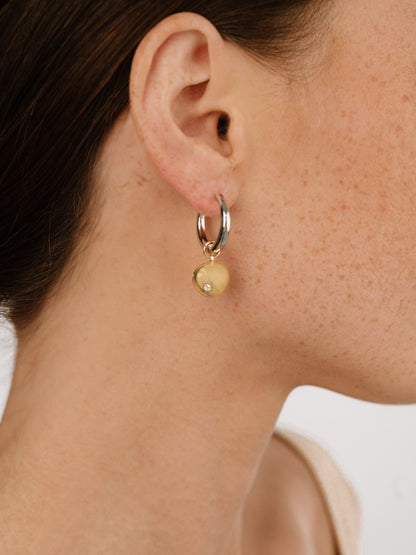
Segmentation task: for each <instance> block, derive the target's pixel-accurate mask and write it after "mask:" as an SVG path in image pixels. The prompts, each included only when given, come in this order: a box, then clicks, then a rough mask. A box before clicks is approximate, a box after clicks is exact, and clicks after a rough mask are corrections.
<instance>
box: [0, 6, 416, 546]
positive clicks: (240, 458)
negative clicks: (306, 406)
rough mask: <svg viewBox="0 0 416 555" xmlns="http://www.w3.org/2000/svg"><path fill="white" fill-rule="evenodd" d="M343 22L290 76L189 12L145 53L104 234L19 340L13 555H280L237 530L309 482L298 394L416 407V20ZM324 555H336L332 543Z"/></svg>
mask: <svg viewBox="0 0 416 555" xmlns="http://www.w3.org/2000/svg"><path fill="white" fill-rule="evenodd" d="M363 4H364V5H363ZM332 15H333V17H332V24H331V29H330V31H329V32H328V33H326V35H325V38H324V39H321V40H320V43H319V48H316V49H312V51H310V52H308V55H307V56H306V57H304V58H303V63H302V64H301V65H300V66H299V67H298V70H297V72H296V75H294V74H293V73H291V74H290V76H289V72H288V71H287V70H286V69H284V68H283V67H281V66H278V67H276V68H274V69H273V70H272V69H271V68H268V67H265V66H264V65H261V64H259V63H258V62H256V61H255V60H254V59H253V58H251V57H250V56H249V55H248V54H247V53H246V52H245V51H243V50H242V49H241V48H239V47H237V46H235V45H232V44H230V43H229V42H226V41H223V40H222V38H221V37H220V35H219V34H218V33H217V32H216V30H215V28H214V27H213V26H212V25H211V24H209V23H208V22H207V21H206V20H204V19H203V18H201V17H198V16H196V15H195V14H180V15H176V16H173V17H171V18H168V19H166V20H164V21H163V22H161V23H160V24H159V25H158V26H156V27H155V28H153V29H152V30H151V31H150V32H149V34H148V35H147V36H146V38H145V39H144V40H143V41H142V43H141V44H140V45H139V47H138V49H137V52H136V56H135V58H134V60H133V64H132V68H131V80H130V105H129V108H128V109H127V110H126V111H125V112H124V113H123V114H122V115H121V116H120V118H119V119H118V121H117V123H116V125H115V126H114V128H113V129H112V130H111V133H110V134H109V135H108V136H107V138H106V140H105V144H104V146H103V149H102V152H101V154H100V158H99V161H98V164H97V171H96V175H95V180H96V186H97V187H98V188H99V191H100V194H101V201H102V202H101V205H100V210H99V211H98V212H97V214H96V215H97V226H96V232H95V233H94V234H92V235H91V236H90V237H89V240H88V243H87V244H86V245H85V248H84V249H83V250H82V251H80V252H79V253H78V255H77V260H76V264H75V266H74V270H73V272H72V273H71V274H70V276H69V277H68V278H67V279H66V280H65V282H63V283H61V284H60V287H59V288H57V289H56V291H54V294H53V295H52V296H51V297H50V299H49V301H48V303H47V305H46V306H45V310H44V312H43V314H42V317H41V318H40V319H39V321H38V322H37V323H36V326H33V328H31V329H30V330H28V331H27V333H25V334H20V337H19V338H18V339H19V347H18V353H17V359H16V364H15V374H14V380H13V385H12V390H11V394H10V397H9V402H8V405H7V407H6V411H5V414H4V418H3V421H2V425H1V428H0V451H1V456H0V467H1V468H0V481H1V490H0V491H1V494H0V495H1V503H0V507H1V508H0V523H1V524H0V527H1V528H2V529H1V530H0V532H1V534H0V535H1V537H2V539H3V543H4V546H5V547H4V551H5V552H7V553H42V554H44V553H58V552H59V553H76V552H84V553H86V552H91V553H114V552H120V549H122V550H123V551H122V552H123V553H138V552H140V553H143V554H146V555H150V554H160V553H171V554H173V555H175V554H183V553H198V554H205V553H206V554H208V553H215V554H221V555H237V554H242V553H244V552H245V551H246V552H247V546H248V545H249V544H248V543H245V542H249V540H247V539H246V540H245V541H244V538H247V537H249V538H251V540H250V541H253V537H254V543H255V545H257V549H258V553H267V552H268V551H267V549H268V548H269V546H267V545H264V544H262V543H260V539H259V537H258V536H256V534H255V531H254V530H251V531H250V530H248V531H247V525H245V523H244V518H243V517H244V510H245V509H247V510H246V514H250V512H249V510H250V508H251V509H253V507H254V508H257V509H259V508H260V510H261V507H266V508H267V509H268V508H269V507H270V505H267V506H266V505H265V503H266V501H265V499H266V498H267V496H266V495H265V494H263V495H261V492H262V491H263V492H264V491H265V486H264V485H265V484H270V480H271V479H272V477H273V476H276V473H277V471H278V470H279V469H280V470H279V472H280V471H281V472H282V474H283V473H284V471H285V469H286V470H287V469H288V468H290V467H291V466H292V465H291V463H290V462H289V460H288V459H284V458H283V459H282V458H280V459H278V460H277V459H275V458H273V455H271V453H272V451H271V450H270V449H271V442H270V437H271V434H272V430H273V428H274V425H275V422H276V420H277V417H278V415H279V412H280V410H281V407H282V405H283V403H284V401H285V399H286V398H287V396H288V394H289V393H290V391H292V390H293V388H295V387H297V386H299V385H301V384H313V385H317V386H320V387H326V388H329V389H332V390H334V391H338V392H340V393H343V394H346V395H351V396H354V397H357V398H360V399H366V400H370V401H377V402H385V403H386V402H388V403H409V402H414V401H416V365H415V361H416V347H415V345H416V342H415V329H416V327H415V324H416V310H415V308H416V287H415V268H416V251H415V249H414V245H415V244H416V222H415V219H414V217H413V214H414V213H415V210H416V201H415V195H414V189H415V186H416V146H415V145H416V102H415V99H416V77H415V69H416V38H415V34H414V29H415V24H416V7H415V4H414V2H413V0H403V1H402V2H400V3H399V5H398V3H397V2H394V1H393V0H367V1H366V2H365V3H363V2H360V1H359V0H349V2H341V1H339V2H337V1H336V2H334V7H333V14H332ZM277 65H278V64H277ZM222 113H226V114H228V115H229V117H230V121H231V124H230V128H229V132H228V134H227V136H226V138H219V137H218V133H217V122H218V118H219V116H220V114H222ZM217 193H222V194H223V195H224V197H225V200H226V202H227V205H228V207H229V209H230V213H231V219H232V225H231V234H230V238H229V242H228V243H227V245H226V248H225V249H224V251H223V253H222V254H221V256H220V258H219V260H218V261H220V262H222V263H224V264H225V265H226V266H227V267H228V269H229V271H230V275H231V282H230V285H229V288H228V289H227V291H226V292H225V293H224V294H223V295H222V296H220V297H218V298H217V299H206V298H204V297H202V295H199V294H198V293H197V292H196V291H195V290H194V289H193V286H192V283H191V276H192V272H193V270H194V268H195V267H196V266H197V265H199V264H201V263H202V262H204V260H205V258H204V256H203V254H202V250H201V248H200V245H199V242H198V241H197V239H196V229H195V227H196V226H195V223H196V214H197V212H201V213H205V214H206V215H207V216H211V217H212V220H211V219H209V222H208V229H209V232H210V234H211V235H212V236H214V235H215V233H216V232H217V229H218V224H219V207H218V203H217V201H216V200H215V194H217ZM273 445H275V444H273ZM272 449H274V447H273V448H272ZM273 452H274V451H273ZM293 456H294V455H292V458H293ZM265 461H266V462H265ZM267 461H269V462H270V461H271V462H270V464H268V462H267ZM273 461H274V462H273ZM279 461H280V462H279ZM292 462H293V460H292ZM263 463H264V464H266V466H264V464H263ZM264 468H268V469H269V470H268V471H266V470H264ZM260 469H263V470H262V471H260ZM270 469H271V470H270ZM295 477H296V476H295V473H294V474H292V478H293V479H291V480H289V481H288V482H287V483H288V484H289V485H290V486H291V487H290V490H289V491H290V493H289V494H288V496H287V497H286V499H289V498H290V499H292V500H293V513H292V514H297V513H298V511H299V510H301V507H303V506H306V505H307V503H305V498H304V497H302V495H305V496H306V497H307V499H308V502H310V505H309V506H310V507H312V508H311V509H310V510H309V511H307V516H308V518H309V519H310V521H311V522H315V520H314V519H315V518H316V519H318V521H319V522H320V523H322V522H324V521H325V516H324V514H323V512H322V508H321V509H319V508H318V504H316V505H314V504H313V502H314V500H315V501H316V500H317V497H318V496H319V492H317V490H316V488H315V489H314V488H313V487H312V486H311V483H312V482H311V478H310V477H309V478H308V477H307V476H306V474H305V471H304V473H303V478H302V480H301V483H302V485H303V488H300V490H301V491H302V492H306V493H299V490H298V491H297V490H296V488H295V487H294V486H293V484H294V483H295V481H296V480H295ZM292 486H293V487H292ZM266 490H267V488H266ZM253 492H254V493H253ZM253 499H254V500H255V499H257V500H258V503H257V505H256V504H255V503H254V502H253V503H254V505H253V504H250V502H249V500H252V501H253ZM284 499H285V497H284V496H282V504H281V505H279V506H277V507H274V508H271V507H270V510H272V511H273V517H276V526H278V524H279V522H280V521H279V515H281V514H282V512H283V511H284V509H285V508H287V507H288V505H287V503H286V502H285V501H284ZM266 508H264V509H263V511H264V512H267V511H266ZM251 514H252V513H251ZM319 518H321V520H319ZM249 521H250V520H249ZM5 523H7V528H5V526H6V524H5ZM327 525H328V523H327ZM316 527H317V528H319V524H317V525H316ZM274 528H275V526H274V525H273V529H274ZM312 530H316V528H315V529H314V528H313V526H312ZM243 532H244V533H243ZM253 534H254V536H253ZM312 536H313V534H312ZM297 538H298V531H295V532H294V534H293V536H292V538H291V540H290V541H295V540H296V539H297ZM275 541H276V545H279V541H283V540H282V539H281V538H280V540H279V538H278V539H275ZM310 541H311V542H312V541H313V540H312V539H311V540H310ZM316 541H317V542H318V544H316V545H315V547H317V549H318V552H320V553H326V552H328V553H331V546H332V543H331V542H332V539H331V535H330V532H328V534H327V536H325V537H323V538H321V539H320V540H316ZM250 545H251V544H250ZM290 545H293V544H290ZM120 546H121V547H120ZM309 547H310V546H309Z"/></svg>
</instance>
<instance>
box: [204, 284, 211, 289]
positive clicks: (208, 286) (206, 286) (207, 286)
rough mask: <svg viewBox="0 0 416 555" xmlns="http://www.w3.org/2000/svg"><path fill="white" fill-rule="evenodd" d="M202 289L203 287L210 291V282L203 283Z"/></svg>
mask: <svg viewBox="0 0 416 555" xmlns="http://www.w3.org/2000/svg"><path fill="white" fill-rule="evenodd" d="M204 289H205V291H211V289H212V285H211V284H210V283H206V284H205V285H204Z"/></svg>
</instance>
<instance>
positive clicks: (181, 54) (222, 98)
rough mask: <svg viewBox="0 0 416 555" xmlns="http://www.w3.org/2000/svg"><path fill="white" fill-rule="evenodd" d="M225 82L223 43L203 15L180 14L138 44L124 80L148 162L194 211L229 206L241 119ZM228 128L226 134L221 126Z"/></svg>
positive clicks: (233, 194) (238, 155) (240, 140)
mask: <svg viewBox="0 0 416 555" xmlns="http://www.w3.org/2000/svg"><path fill="white" fill-rule="evenodd" d="M232 94H233V93H232V87H230V84H229V83H228V79H227V56H226V52H225V41H224V40H223V39H222V37H221V36H220V35H219V33H218V31H217V30H216V29H215V27H214V26H213V25H212V24H211V23H210V22H208V21H207V20H206V19H205V18H203V17H201V16H199V15H196V14H193V13H180V14H175V15H174V16H171V17H169V18H166V19H165V20H163V21H162V22H161V23H159V24H158V25H157V26H156V27H154V28H153V29H152V30H151V31H150V32H149V33H148V35H146V37H145V38H144V39H143V41H142V42H141V43H140V45H139V46H138V48H137V51H136V53H135V56H134V59H133V64H132V68H131V76H130V110H131V114H132V118H133V121H134V124H135V126H136V128H137V131H138V134H139V136H140V138H141V140H142V141H143V144H144V146H145V148H146V151H147V153H148V155H149V158H150V159H151V160H152V162H153V163H154V164H155V165H156V167H157V169H158V171H159V172H160V174H161V175H162V177H163V178H164V179H165V180H166V181H167V182H168V183H169V184H170V185H171V186H173V187H174V188H175V189H176V190H177V191H178V192H179V193H180V194H182V195H183V196H184V197H185V198H186V199H187V201H188V202H189V203H190V204H191V205H192V206H193V207H194V208H195V210H197V211H198V212H201V213H204V214H206V215H207V216H214V215H217V214H218V211H219V209H218V202H217V199H216V194H219V193H220V194H222V195H223V197H224V198H225V200H226V202H227V205H228V206H231V205H232V204H233V203H234V202H235V199H236V198H237V195H238V189H239V183H238V178H237V176H236V172H235V171H233V170H234V168H235V167H236V165H237V164H238V163H239V162H240V160H241V157H242V153H243V150H244V149H243V144H244V133H243V126H242V120H241V116H240V114H239V112H238V110H237V108H236V106H235V103H233V97H232ZM227 126H229V129H227Z"/></svg>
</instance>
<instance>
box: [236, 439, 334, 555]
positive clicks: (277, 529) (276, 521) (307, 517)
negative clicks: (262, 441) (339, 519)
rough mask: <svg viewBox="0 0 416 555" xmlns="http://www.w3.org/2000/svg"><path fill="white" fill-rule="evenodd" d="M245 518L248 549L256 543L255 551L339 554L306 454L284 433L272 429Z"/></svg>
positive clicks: (322, 496)
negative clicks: (274, 431) (273, 431)
mask: <svg viewBox="0 0 416 555" xmlns="http://www.w3.org/2000/svg"><path fill="white" fill-rule="evenodd" d="M244 523H245V525H246V526H245V527H246V528H247V529H248V530H250V532H247V535H246V542H245V543H246V544H249V545H251V548H252V549H251V552H253V548H254V545H255V546H256V553H269V552H270V553H272V552H274V553H280V552H281V553H296V554H299V555H301V554H304V553H319V555H335V554H337V542H336V535H335V531H334V527H333V521H332V519H331V514H330V512H329V510H328V506H327V503H326V500H325V497H324V495H323V492H322V489H321V487H320V485H319V483H318V482H317V480H316V477H315V475H314V473H313V471H312V469H311V467H310V465H309V464H308V462H307V461H306V460H305V457H304V456H302V454H301V452H300V451H299V450H298V449H297V448H296V446H295V445H294V444H293V443H292V442H290V441H289V439H288V438H286V437H283V435H280V434H277V433H276V434H273V436H272V438H271V440H270V443H269V445H268V447H267V449H266V451H265V453H264V456H263V459H262V461H261V463H260V466H259V469H258V473H257V476H256V479H255V482H254V483H253V487H252V490H251V492H250V494H249V496H248V498H247V503H246V508H245V513H244ZM247 552H250V550H248V551H247Z"/></svg>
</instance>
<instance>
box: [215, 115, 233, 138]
mask: <svg viewBox="0 0 416 555" xmlns="http://www.w3.org/2000/svg"><path fill="white" fill-rule="evenodd" d="M230 123H231V121H230V117H229V115H228V114H221V115H220V117H219V118H218V125H217V131H218V137H219V138H220V139H221V140H226V139H227V135H228V129H229V127H230Z"/></svg>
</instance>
